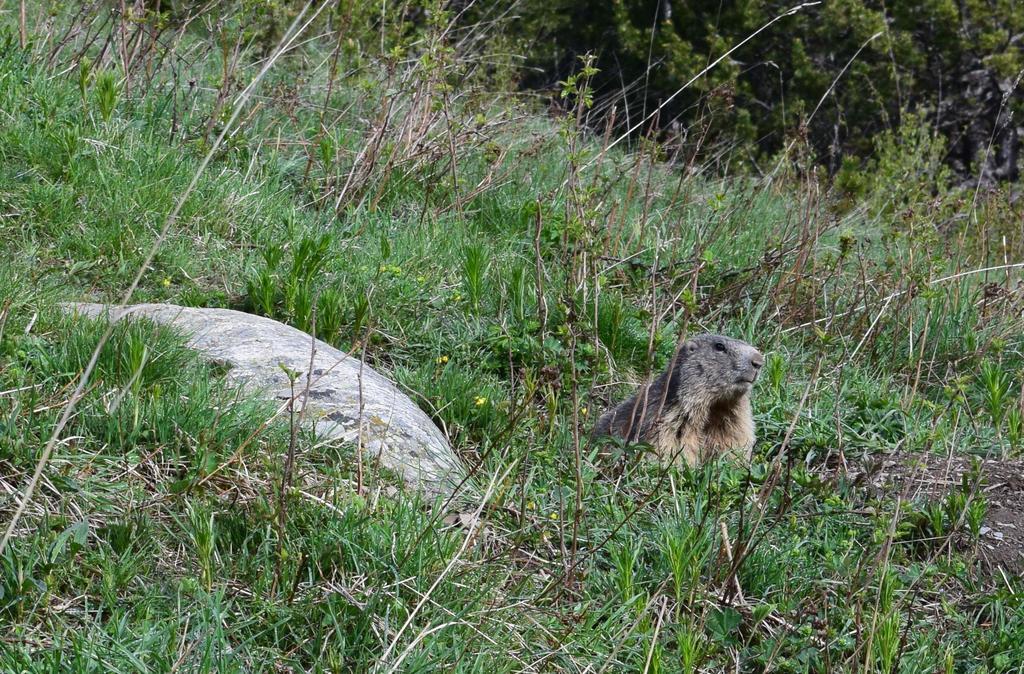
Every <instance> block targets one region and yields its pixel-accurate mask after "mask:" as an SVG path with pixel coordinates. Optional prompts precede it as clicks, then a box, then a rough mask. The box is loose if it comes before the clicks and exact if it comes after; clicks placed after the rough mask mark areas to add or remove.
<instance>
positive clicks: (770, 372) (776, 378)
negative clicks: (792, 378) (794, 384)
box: [764, 353, 786, 398]
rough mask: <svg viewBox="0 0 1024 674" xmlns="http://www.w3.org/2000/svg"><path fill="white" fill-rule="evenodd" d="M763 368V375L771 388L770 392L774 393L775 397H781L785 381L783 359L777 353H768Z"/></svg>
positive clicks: (784, 362)
mask: <svg viewBox="0 0 1024 674" xmlns="http://www.w3.org/2000/svg"><path fill="white" fill-rule="evenodd" d="M764 370H765V372H764V373H765V376H766V378H767V380H768V386H769V388H771V390H772V393H774V394H775V397H776V398H782V397H783V393H784V388H783V386H784V384H785V383H786V361H785V359H784V358H783V357H782V355H781V354H778V353H771V354H768V358H767V362H766V363H765V368H764Z"/></svg>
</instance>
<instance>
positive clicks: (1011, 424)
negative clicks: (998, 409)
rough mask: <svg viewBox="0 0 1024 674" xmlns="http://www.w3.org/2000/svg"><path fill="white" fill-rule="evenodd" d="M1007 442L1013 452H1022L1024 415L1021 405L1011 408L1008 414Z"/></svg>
mask: <svg viewBox="0 0 1024 674" xmlns="http://www.w3.org/2000/svg"><path fill="white" fill-rule="evenodd" d="M1006 440H1007V442H1009V443H1010V448H1011V449H1012V450H1014V451H1018V452H1019V451H1020V449H1021V441H1022V440H1024V414H1022V413H1021V409H1020V406H1019V405H1013V406H1011V407H1010V409H1009V410H1007V412H1006Z"/></svg>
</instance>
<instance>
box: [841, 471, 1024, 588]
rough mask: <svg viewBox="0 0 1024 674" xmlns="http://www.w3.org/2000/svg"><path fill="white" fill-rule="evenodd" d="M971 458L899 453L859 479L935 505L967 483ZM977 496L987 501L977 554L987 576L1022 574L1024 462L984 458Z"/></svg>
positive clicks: (893, 493) (880, 489)
mask: <svg viewBox="0 0 1024 674" xmlns="http://www.w3.org/2000/svg"><path fill="white" fill-rule="evenodd" d="M972 463H973V458H972V457H967V456H954V457H943V456H936V455H928V454H898V455H892V456H886V457H884V458H880V459H877V458H876V460H874V461H873V462H872V463H871V465H867V466H864V467H863V471H862V472H861V473H860V475H859V476H858V479H859V481H861V482H862V484H865V485H866V486H868V487H869V488H873V489H875V490H877V491H878V493H884V494H885V495H887V496H890V497H895V496H897V495H902V496H903V498H904V500H910V501H913V502H916V503H923V502H928V501H934V500H936V499H941V498H943V497H945V495H946V494H948V493H950V492H952V491H955V490H959V489H962V486H961V485H962V484H963V481H962V480H963V476H964V475H965V474H967V475H968V480H971V471H972ZM980 475H981V480H980V482H979V483H978V487H977V488H978V492H979V493H980V494H981V495H983V496H984V498H985V501H986V502H987V503H988V511H987V513H986V515H985V520H984V526H983V527H982V528H981V537H980V544H979V546H978V556H979V558H980V561H981V562H982V565H983V566H984V567H985V568H986V569H987V570H988V571H990V572H996V571H997V570H998V569H999V568H1001V569H1003V570H1004V571H1005V572H1006V573H1009V574H1021V573H1024V461H1020V460H1001V459H982V460H980Z"/></svg>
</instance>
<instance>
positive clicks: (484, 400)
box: [473, 396, 487, 407]
mask: <svg viewBox="0 0 1024 674" xmlns="http://www.w3.org/2000/svg"><path fill="white" fill-rule="evenodd" d="M473 402H474V403H476V406H477V407H483V406H484V405H486V404H487V398H485V397H483V396H477V397H476V400H474V401H473Z"/></svg>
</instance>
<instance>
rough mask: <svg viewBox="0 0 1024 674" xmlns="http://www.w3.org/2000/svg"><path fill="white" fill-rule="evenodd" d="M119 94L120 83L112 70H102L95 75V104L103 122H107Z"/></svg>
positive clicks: (115, 105) (115, 106)
mask: <svg viewBox="0 0 1024 674" xmlns="http://www.w3.org/2000/svg"><path fill="white" fill-rule="evenodd" d="M120 96H121V85H120V84H119V83H118V81H117V75H116V74H114V72H113V71H110V70H104V71H103V72H101V73H99V74H98V75H97V76H96V106H97V108H98V109H99V112H100V117H102V118H103V121H104V122H109V121H110V117H111V115H113V114H114V110H115V109H116V108H117V101H118V98H120Z"/></svg>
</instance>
